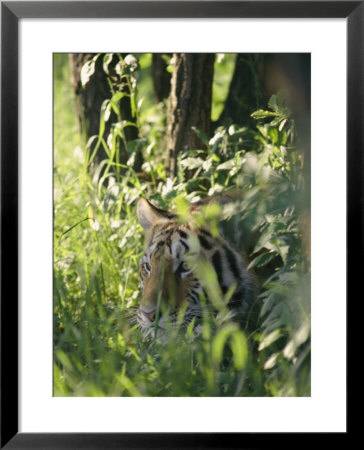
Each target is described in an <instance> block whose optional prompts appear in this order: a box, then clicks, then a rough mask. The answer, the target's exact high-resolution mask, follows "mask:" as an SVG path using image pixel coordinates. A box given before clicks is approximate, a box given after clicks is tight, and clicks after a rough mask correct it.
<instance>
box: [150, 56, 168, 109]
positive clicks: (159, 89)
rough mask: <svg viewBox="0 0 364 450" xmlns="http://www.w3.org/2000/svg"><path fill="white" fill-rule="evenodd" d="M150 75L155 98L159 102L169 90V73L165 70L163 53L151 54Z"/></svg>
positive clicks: (165, 96) (165, 64) (165, 63)
mask: <svg viewBox="0 0 364 450" xmlns="http://www.w3.org/2000/svg"><path fill="white" fill-rule="evenodd" d="M152 77H153V86H154V96H155V100H156V102H157V103H159V102H162V101H163V100H164V99H165V98H167V97H168V95H169V91H170V90H171V74H170V73H168V72H167V62H166V61H165V59H164V57H163V53H153V55H152Z"/></svg>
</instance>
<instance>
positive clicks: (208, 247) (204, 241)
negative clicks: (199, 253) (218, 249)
mask: <svg viewBox="0 0 364 450" xmlns="http://www.w3.org/2000/svg"><path fill="white" fill-rule="evenodd" d="M198 239H199V240H200V243H201V245H202V247H203V248H204V249H206V250H211V249H212V245H211V244H210V243H209V242H208V241H207V239H205V238H204V237H203V236H201V235H199V236H198Z"/></svg>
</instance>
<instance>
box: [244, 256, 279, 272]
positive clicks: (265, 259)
mask: <svg viewBox="0 0 364 450" xmlns="http://www.w3.org/2000/svg"><path fill="white" fill-rule="evenodd" d="M275 256H276V255H275V254H274V253H263V254H262V255H259V256H257V257H256V258H254V259H253V261H251V263H250V264H249V266H248V270H250V269H252V268H253V267H262V266H265V265H267V264H268V263H269V261H272V259H274V258H275Z"/></svg>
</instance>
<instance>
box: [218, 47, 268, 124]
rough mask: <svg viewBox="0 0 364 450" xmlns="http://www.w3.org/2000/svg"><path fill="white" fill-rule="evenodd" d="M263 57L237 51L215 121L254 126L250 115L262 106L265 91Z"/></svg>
mask: <svg viewBox="0 0 364 450" xmlns="http://www.w3.org/2000/svg"><path fill="white" fill-rule="evenodd" d="M262 68H263V58H262V56H261V55H257V54H254V53H247V54H244V53H238V54H237V56H236V62H235V69H234V73H233V77H232V79H231V83H230V87H229V93H228V96H227V98H226V101H225V105H224V109H223V111H222V113H221V115H220V117H219V119H218V121H217V122H216V123H215V127H218V126H220V125H231V124H232V123H234V124H237V125H241V126H255V124H256V122H255V121H254V119H252V118H251V117H250V115H251V114H252V112H254V111H256V110H257V109H259V108H260V107H261V106H262V103H263V101H264V100H265V92H264V88H263V82H262V75H261V72H262Z"/></svg>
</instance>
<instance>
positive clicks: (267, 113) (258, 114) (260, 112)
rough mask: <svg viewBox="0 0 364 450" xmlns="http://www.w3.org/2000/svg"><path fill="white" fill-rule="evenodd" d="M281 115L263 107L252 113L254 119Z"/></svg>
mask: <svg viewBox="0 0 364 450" xmlns="http://www.w3.org/2000/svg"><path fill="white" fill-rule="evenodd" d="M277 116H279V114H278V113H276V112H273V111H264V110H263V109H258V111H255V112H253V113H252V114H251V117H253V119H257V120H259V119H266V118H267V117H277Z"/></svg>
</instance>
